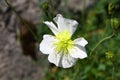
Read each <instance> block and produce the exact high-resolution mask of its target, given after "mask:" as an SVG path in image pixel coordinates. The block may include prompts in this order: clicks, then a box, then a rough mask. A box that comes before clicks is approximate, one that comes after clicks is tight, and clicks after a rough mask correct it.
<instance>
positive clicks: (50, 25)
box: [44, 21, 58, 34]
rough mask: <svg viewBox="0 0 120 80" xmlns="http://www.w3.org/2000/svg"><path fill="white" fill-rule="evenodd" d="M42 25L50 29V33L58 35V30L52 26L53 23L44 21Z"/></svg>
mask: <svg viewBox="0 0 120 80" xmlns="http://www.w3.org/2000/svg"><path fill="white" fill-rule="evenodd" d="M44 23H45V24H46V25H47V26H48V27H49V28H50V29H51V31H52V32H53V33H54V34H57V33H58V29H57V27H56V26H55V25H54V23H53V22H48V21H45V22H44Z"/></svg>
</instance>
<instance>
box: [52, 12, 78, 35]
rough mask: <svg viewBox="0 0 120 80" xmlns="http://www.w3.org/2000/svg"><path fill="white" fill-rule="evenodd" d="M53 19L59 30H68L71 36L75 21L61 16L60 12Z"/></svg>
mask: <svg viewBox="0 0 120 80" xmlns="http://www.w3.org/2000/svg"><path fill="white" fill-rule="evenodd" d="M53 20H54V21H55V22H56V23H57V26H58V29H59V30H60V31H63V30H68V31H69V32H70V35H71V36H72V34H73V33H74V32H75V30H76V28H77V25H78V22H77V21H75V20H72V19H66V18H63V16H62V15H61V14H58V15H57V16H56V17H55V18H54V19H53Z"/></svg>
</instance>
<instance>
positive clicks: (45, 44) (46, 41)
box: [40, 35, 55, 54]
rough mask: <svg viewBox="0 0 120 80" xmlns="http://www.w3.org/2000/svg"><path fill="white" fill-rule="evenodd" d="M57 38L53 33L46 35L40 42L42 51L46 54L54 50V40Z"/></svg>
mask: <svg viewBox="0 0 120 80" xmlns="http://www.w3.org/2000/svg"><path fill="white" fill-rule="evenodd" d="M54 41H55V38H54V37H53V36H52V35H44V36H43V40H42V42H41V43H40V51H41V52H42V53H44V54H50V53H53V52H54V47H53V46H52V45H53V42H54Z"/></svg>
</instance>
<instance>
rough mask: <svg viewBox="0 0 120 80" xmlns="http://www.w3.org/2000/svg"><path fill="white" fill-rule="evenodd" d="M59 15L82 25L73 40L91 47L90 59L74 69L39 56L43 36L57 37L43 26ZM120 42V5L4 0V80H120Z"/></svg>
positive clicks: (91, 0) (117, 1) (0, 67)
mask: <svg viewBox="0 0 120 80" xmlns="http://www.w3.org/2000/svg"><path fill="white" fill-rule="evenodd" d="M56 14H62V15H63V16H64V17H65V18H69V19H74V20H77V21H78V23H79V25H78V28H77V30H76V32H75V33H74V35H73V36H72V39H75V38H78V37H81V36H82V37H85V39H86V40H87V41H88V43H89V44H88V45H87V46H86V51H87V54H88V58H86V59H82V60H80V59H79V60H78V61H77V63H76V64H75V65H74V66H73V67H71V68H69V69H63V68H58V67H56V66H55V65H53V64H50V63H49V62H48V59H47V55H43V54H42V53H41V52H40V51H39V44H40V42H41V40H42V39H43V35H44V34H52V35H53V33H52V32H51V31H50V29H49V28H48V27H47V26H46V25H45V24H43V23H42V22H43V21H52V19H53V18H54V17H55V16H56ZM112 34H114V36H112V37H111V38H109V39H106V40H104V41H103V42H102V43H101V44H100V45H99V46H98V47H97V48H95V50H94V51H93V52H92V54H91V55H90V52H91V50H92V49H93V48H94V47H95V46H96V44H98V42H99V41H101V40H103V39H104V38H107V37H109V36H111V35H112ZM119 42H120V0H99V1H98V0H0V80H119V79H120V69H119V66H120V60H119V59H120V43H119Z"/></svg>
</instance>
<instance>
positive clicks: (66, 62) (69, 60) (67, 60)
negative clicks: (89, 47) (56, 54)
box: [62, 53, 77, 68]
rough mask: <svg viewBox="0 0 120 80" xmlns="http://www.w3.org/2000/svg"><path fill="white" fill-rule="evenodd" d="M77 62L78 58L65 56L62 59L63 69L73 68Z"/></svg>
mask: <svg viewBox="0 0 120 80" xmlns="http://www.w3.org/2000/svg"><path fill="white" fill-rule="evenodd" d="M76 61H77V59H76V58H73V57H72V56H70V55H69V53H68V54H67V55H64V56H63V57H62V67H63V68H69V67H72V66H73V65H74V64H75V62H76Z"/></svg>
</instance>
